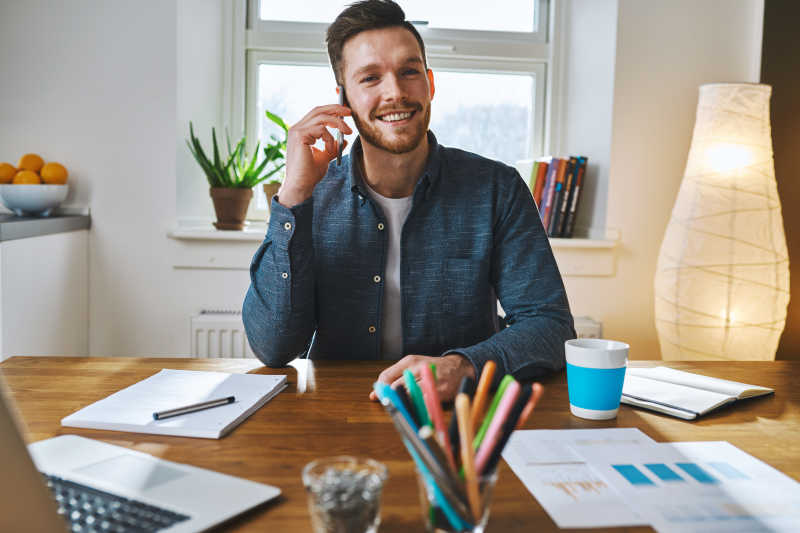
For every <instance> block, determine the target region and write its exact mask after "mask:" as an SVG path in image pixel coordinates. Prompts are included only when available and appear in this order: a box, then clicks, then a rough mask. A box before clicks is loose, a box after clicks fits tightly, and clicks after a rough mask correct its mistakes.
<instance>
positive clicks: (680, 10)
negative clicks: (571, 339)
mask: <svg viewBox="0 0 800 533" xmlns="http://www.w3.org/2000/svg"><path fill="white" fill-rule="evenodd" d="M222 1H223V0H196V1H195V0H176V1H171V2H170V1H160V0H147V1H145V0H141V1H137V2H127V1H124V0H71V1H70V2H58V1H45V0H33V1H24V0H4V1H3V3H2V7H0V73H2V80H3V81H2V84H0V126H1V127H0V160H10V161H12V162H15V160H16V158H17V157H19V155H21V154H22V153H25V152H29V151H34V152H38V153H40V154H41V155H42V156H44V157H45V159H48V160H58V161H61V162H63V163H64V164H65V165H66V166H67V168H68V169H69V170H70V172H71V177H70V183H71V185H72V191H71V193H70V194H71V196H70V199H69V202H70V203H73V204H78V205H89V206H90V207H91V212H92V219H93V223H92V230H91V234H90V262H89V265H90V280H91V282H90V299H89V306H90V345H89V350H90V353H91V354H92V355H159V354H186V353H187V352H188V351H189V335H188V328H189V323H188V317H189V316H190V314H192V313H194V312H196V311H198V310H199V309H200V308H202V307H206V306H212V307H219V308H237V307H239V306H240V304H241V301H242V298H243V296H244V292H245V290H246V288H247V282H248V280H247V272H246V271H244V270H187V269H174V268H173V266H172V265H173V261H172V256H173V254H174V253H175V248H176V243H175V241H172V240H170V239H168V238H167V236H166V233H167V231H168V229H169V228H170V227H172V226H173V224H174V223H175V220H176V217H177V216H178V214H180V215H182V216H203V215H204V214H206V213H210V206H211V203H210V200H209V199H208V198H207V196H205V195H206V194H207V191H205V190H202V189H205V188H204V187H203V188H202V189H201V188H200V187H197V188H192V190H189V188H188V187H185V186H184V185H185V184H187V183H194V182H192V181H191V180H198V179H199V180H202V175H201V174H200V173H199V172H198V170H197V168H196V167H195V166H194V163H193V161H192V160H191V159H190V158H188V156H187V154H186V152H185V151H184V146H185V144H184V142H183V139H184V138H185V137H186V122H187V121H188V119H189V118H191V119H192V120H196V121H197V123H198V124H200V123H204V124H205V128H206V129H208V128H209V127H210V125H211V124H219V123H220V122H221V113H220V109H221V106H220V97H219V95H220V94H221V90H222V89H221V84H219V83H218V81H217V80H218V79H219V78H220V75H219V73H220V72H221V71H222V67H221V65H220V61H221V59H222V58H221V55H220V52H219V51H220V50H221V48H222V47H221V46H220V45H219V43H220V42H221V29H220V24H221V19H217V18H216V17H217V14H218V13H221V8H220V6H221V2H222ZM564 4H565V8H566V9H565V11H566V12H567V13H569V14H571V16H572V17H573V18H572V19H570V20H569V21H568V26H570V25H571V26H572V27H573V28H574V32H575V34H574V35H571V36H570V37H569V39H568V42H567V43H566V44H565V50H566V52H565V53H566V54H567V59H566V61H567V62H566V63H565V69H566V71H565V78H564V85H563V91H564V94H565V95H566V96H567V107H566V108H565V109H564V115H563V120H564V124H565V127H564V128H563V130H562V132H561V133H560V141H561V143H562V146H561V147H560V152H561V153H568V152H582V153H583V152H585V153H587V154H588V155H589V156H590V158H591V160H592V161H593V162H594V163H595V164H596V165H597V167H596V172H597V175H598V176H599V177H600V179H601V182H599V184H598V188H597V192H598V194H597V195H595V204H596V205H597V206H598V207H597V208H598V209H601V208H602V204H605V215H604V216H605V218H606V221H607V225H608V226H609V227H611V228H616V229H618V230H619V231H620V232H621V242H620V246H619V248H618V249H617V251H616V254H617V271H616V275H614V276H610V277H567V278H566V280H565V282H566V285H567V292H568V294H569V297H570V302H571V304H572V307H573V311H574V312H575V313H576V314H589V315H592V316H594V317H596V318H598V319H600V320H602V321H603V323H604V326H605V333H606V335H607V336H610V337H614V338H620V339H623V340H626V341H628V342H630V343H631V346H632V356H633V357H638V358H643V357H655V356H657V354H658V343H657V342H656V337H655V327H654V325H653V301H652V300H653V297H652V280H653V274H654V270H655V261H656V257H657V253H658V247H659V245H660V242H661V238H662V236H663V231H664V228H665V227H666V222H667V220H668V217H669V213H670V210H671V208H672V203H673V201H674V198H675V195H676V193H677V190H678V186H679V183H680V179H681V176H682V173H683V166H684V164H685V158H686V154H687V151H688V146H689V141H690V136H691V131H692V125H693V121H694V111H695V109H694V108H695V105H696V99H697V86H698V85H699V84H701V83H705V82H712V81H755V80H757V79H758V71H759V67H758V65H759V63H758V60H759V58H760V50H761V48H760V42H761V39H760V27H761V19H760V16H761V12H762V11H763V0H742V1H739V2H729V1H726V0H702V1H696V0H670V1H666V0H664V1H658V2H656V1H640V0H566V1H565V2H564ZM34 28H35V31H34V30H33V29H34ZM176 58H179V63H180V64H176V63H178V60H176ZM612 76H613V78H612ZM612 80H613V81H612ZM200 133H202V135H203V137H202V138H203V141H204V142H206V143H207V142H208V136H209V133H208V132H207V131H206V132H200ZM606 176H607V178H608V183H607V195H606V194H605V193H602V192H601V191H602V188H603V187H604V186H606V185H603V182H604V181H605V178H606ZM176 190H179V191H180V194H181V195H183V194H187V195H192V196H191V197H192V198H193V200H192V201H190V202H189V204H188V205H190V206H191V207H190V208H187V209H186V210H185V211H184V210H183V208H182V211H181V212H180V213H178V210H177V208H176V205H177V195H176ZM181 205H183V202H181ZM256 245H257V243H254V244H253V248H255V246H256ZM243 267H246V265H243Z"/></svg>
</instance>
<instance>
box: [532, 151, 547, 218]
mask: <svg viewBox="0 0 800 533" xmlns="http://www.w3.org/2000/svg"><path fill="white" fill-rule="evenodd" d="M549 166H550V165H549V163H548V162H547V161H540V162H539V168H538V170H537V173H536V186H535V187H534V190H533V201H534V202H536V207H537V208H538V207H540V206H541V205H542V191H543V190H544V182H545V177H546V176H547V168H548V167H549Z"/></svg>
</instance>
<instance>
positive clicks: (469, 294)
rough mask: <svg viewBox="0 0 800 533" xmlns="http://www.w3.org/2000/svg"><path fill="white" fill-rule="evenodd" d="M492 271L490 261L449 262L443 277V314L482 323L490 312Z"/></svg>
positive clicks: (446, 264)
mask: <svg viewBox="0 0 800 533" xmlns="http://www.w3.org/2000/svg"><path fill="white" fill-rule="evenodd" d="M488 269H489V264H488V261H484V260H481V259H473V258H462V257H451V258H447V259H445V262H444V272H443V273H442V289H443V292H444V295H443V296H444V298H443V305H442V311H444V313H446V314H449V315H451V316H454V317H458V318H460V319H462V320H465V321H468V322H469V321H474V320H477V319H479V317H480V316H481V315H482V314H484V313H485V312H486V309H487V308H488V299H489V272H488Z"/></svg>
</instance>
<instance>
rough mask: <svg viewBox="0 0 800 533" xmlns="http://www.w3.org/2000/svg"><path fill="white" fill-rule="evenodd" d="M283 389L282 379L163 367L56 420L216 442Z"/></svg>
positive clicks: (284, 381)
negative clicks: (172, 412) (210, 404)
mask: <svg viewBox="0 0 800 533" xmlns="http://www.w3.org/2000/svg"><path fill="white" fill-rule="evenodd" d="M285 387H286V376H284V375H280V376H273V375H259V374H230V373H226V372H202V371H196V370H170V369H164V370H161V371H160V372H158V373H157V374H154V375H152V376H150V377H149V378H146V379H144V380H142V381H139V382H138V383H135V384H133V385H131V386H130V387H127V388H125V389H122V390H120V391H118V392H115V393H114V394H111V395H110V396H107V397H106V398H104V399H102V400H99V401H97V402H95V403H93V404H91V405H88V406H86V407H84V408H83V409H81V410H79V411H76V412H75V413H72V414H71V415H69V416H67V417H65V418H64V419H62V420H61V425H62V426H69V427H80V428H91V429H110V430H116V431H133V432H138V433H157V434H162V435H180V436H186V437H204V438H220V437H222V436H223V435H225V434H226V433H227V432H228V431H230V430H231V429H233V428H234V427H236V425H238V424H239V423H241V422H242V421H243V420H244V419H245V418H247V417H248V416H250V415H251V414H252V413H253V412H255V410H256V409H258V408H259V407H261V406H262V405H264V404H265V403H266V402H268V401H269V400H270V399H271V398H272V397H273V396H275V395H276V394H277V393H279V392H280V391H281V390H283V389H284V388H285ZM227 396H234V397H235V398H236V401H235V402H234V403H231V404H227V405H223V406H220V407H214V408H211V409H204V410H202V411H197V412H194V413H188V414H185V415H180V416H176V417H173V418H167V419H164V420H154V419H153V413H155V412H158V411H165V410H167V409H174V408H177V407H183V406H186V405H190V404H194V403H199V402H204V401H208V400H214V399H217V398H224V397H227Z"/></svg>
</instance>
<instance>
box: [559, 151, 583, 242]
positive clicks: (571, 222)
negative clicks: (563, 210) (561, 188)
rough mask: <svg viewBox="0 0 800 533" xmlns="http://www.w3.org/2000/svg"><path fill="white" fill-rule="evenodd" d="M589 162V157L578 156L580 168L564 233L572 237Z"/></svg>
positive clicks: (576, 175)
mask: <svg viewBox="0 0 800 533" xmlns="http://www.w3.org/2000/svg"><path fill="white" fill-rule="evenodd" d="M587 162H588V158H587V157H583V156H581V157H579V158H578V162H577V167H578V170H577V172H576V173H575V186H574V187H573V189H574V191H573V193H572V198H570V202H569V213H568V214H567V220H566V222H565V223H564V235H565V236H566V237H572V234H573V231H574V230H575V218H576V216H577V213H578V204H579V202H580V198H581V191H582V190H583V181H584V179H585V174H586V164H587Z"/></svg>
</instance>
